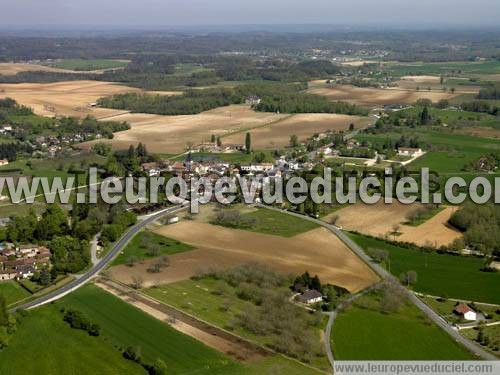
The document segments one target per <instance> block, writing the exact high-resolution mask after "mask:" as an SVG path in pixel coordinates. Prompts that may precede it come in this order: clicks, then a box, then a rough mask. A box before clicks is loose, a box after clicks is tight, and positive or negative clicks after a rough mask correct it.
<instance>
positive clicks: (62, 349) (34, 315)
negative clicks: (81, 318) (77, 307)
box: [0, 305, 146, 375]
mask: <svg viewBox="0 0 500 375" xmlns="http://www.w3.org/2000/svg"><path fill="white" fill-rule="evenodd" d="M0 374H3V375H9V374H12V375H15V374H61V375H63V374H64V375H65V374H110V375H111V374H146V372H145V371H144V370H143V369H142V368H141V367H140V366H139V365H136V364H134V363H132V362H130V361H127V360H125V359H124V358H123V357H122V355H121V353H120V352H119V351H118V350H116V349H115V348H113V346H112V345H111V343H110V342H109V341H107V340H106V339H105V338H104V337H102V336H101V337H91V336H89V335H88V334H87V333H86V332H84V331H81V330H75V329H72V328H70V327H69V325H68V324H66V323H65V322H64V321H63V316H62V314H61V313H60V312H59V311H58V309H57V308H56V307H55V306H54V305H48V306H45V307H41V308H39V309H36V310H34V311H31V312H29V315H28V316H27V317H25V318H23V319H22V321H21V322H20V323H19V324H18V329H17V332H16V333H15V335H14V336H13V337H12V339H11V341H10V342H9V345H8V347H7V348H5V349H4V350H3V351H0Z"/></svg>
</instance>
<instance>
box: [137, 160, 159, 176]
mask: <svg viewBox="0 0 500 375" xmlns="http://www.w3.org/2000/svg"><path fill="white" fill-rule="evenodd" d="M141 168H142V170H143V171H144V172H146V173H147V174H148V176H149V177H157V176H159V175H160V173H161V169H160V167H159V165H158V163H143V164H142V165H141Z"/></svg>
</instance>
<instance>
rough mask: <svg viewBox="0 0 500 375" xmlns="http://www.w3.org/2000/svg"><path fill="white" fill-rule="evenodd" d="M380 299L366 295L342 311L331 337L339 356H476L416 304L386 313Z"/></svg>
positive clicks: (365, 357)
mask: <svg viewBox="0 0 500 375" xmlns="http://www.w3.org/2000/svg"><path fill="white" fill-rule="evenodd" d="M377 303H378V302H377V300H376V297H374V296H372V295H368V296H363V297H361V298H360V299H359V300H358V301H357V302H355V303H354V306H352V307H350V308H348V309H347V311H345V312H342V313H340V314H339V316H338V317H337V319H336V321H335V324H334V328H333V331H332V337H331V339H332V345H333V351H334V356H335V358H336V359H340V360H470V359H473V356H472V354H470V353H469V352H468V351H467V350H466V349H465V348H462V347H460V346H458V344H456V343H455V342H454V341H453V340H452V339H451V338H450V337H449V336H448V335H447V334H446V333H445V332H443V331H442V330H441V329H440V328H438V327H437V326H435V325H434V324H433V323H432V322H430V321H428V320H427V319H426V317H425V316H424V315H423V314H422V313H421V312H420V310H418V309H417V307H415V306H414V305H411V304H410V303H406V304H404V305H403V306H402V307H401V309H400V310H399V311H397V312H393V313H389V314H384V313H381V312H380V311H378V309H377Z"/></svg>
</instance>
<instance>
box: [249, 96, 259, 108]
mask: <svg viewBox="0 0 500 375" xmlns="http://www.w3.org/2000/svg"><path fill="white" fill-rule="evenodd" d="M261 100H262V99H261V98H259V97H258V96H249V97H247V98H246V99H245V104H246V105H251V106H254V105H258V104H260V102H261Z"/></svg>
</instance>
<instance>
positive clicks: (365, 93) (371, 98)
mask: <svg viewBox="0 0 500 375" xmlns="http://www.w3.org/2000/svg"><path fill="white" fill-rule="evenodd" d="M308 92H309V93H311V94H317V95H322V96H326V97H327V98H328V99H331V100H334V101H338V100H340V101H346V102H349V103H354V104H359V105H363V106H381V105H387V104H412V103H415V102H416V101H417V100H419V99H430V100H432V101H433V102H438V101H439V100H441V99H450V98H452V97H453V96H454V95H453V94H450V93H444V92H435V91H430V92H429V91H416V90H401V89H377V88H361V87H354V86H350V85H338V86H328V85H327V84H326V83H324V82H323V81H314V82H312V83H311V84H310V89H309V90H308Z"/></svg>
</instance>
